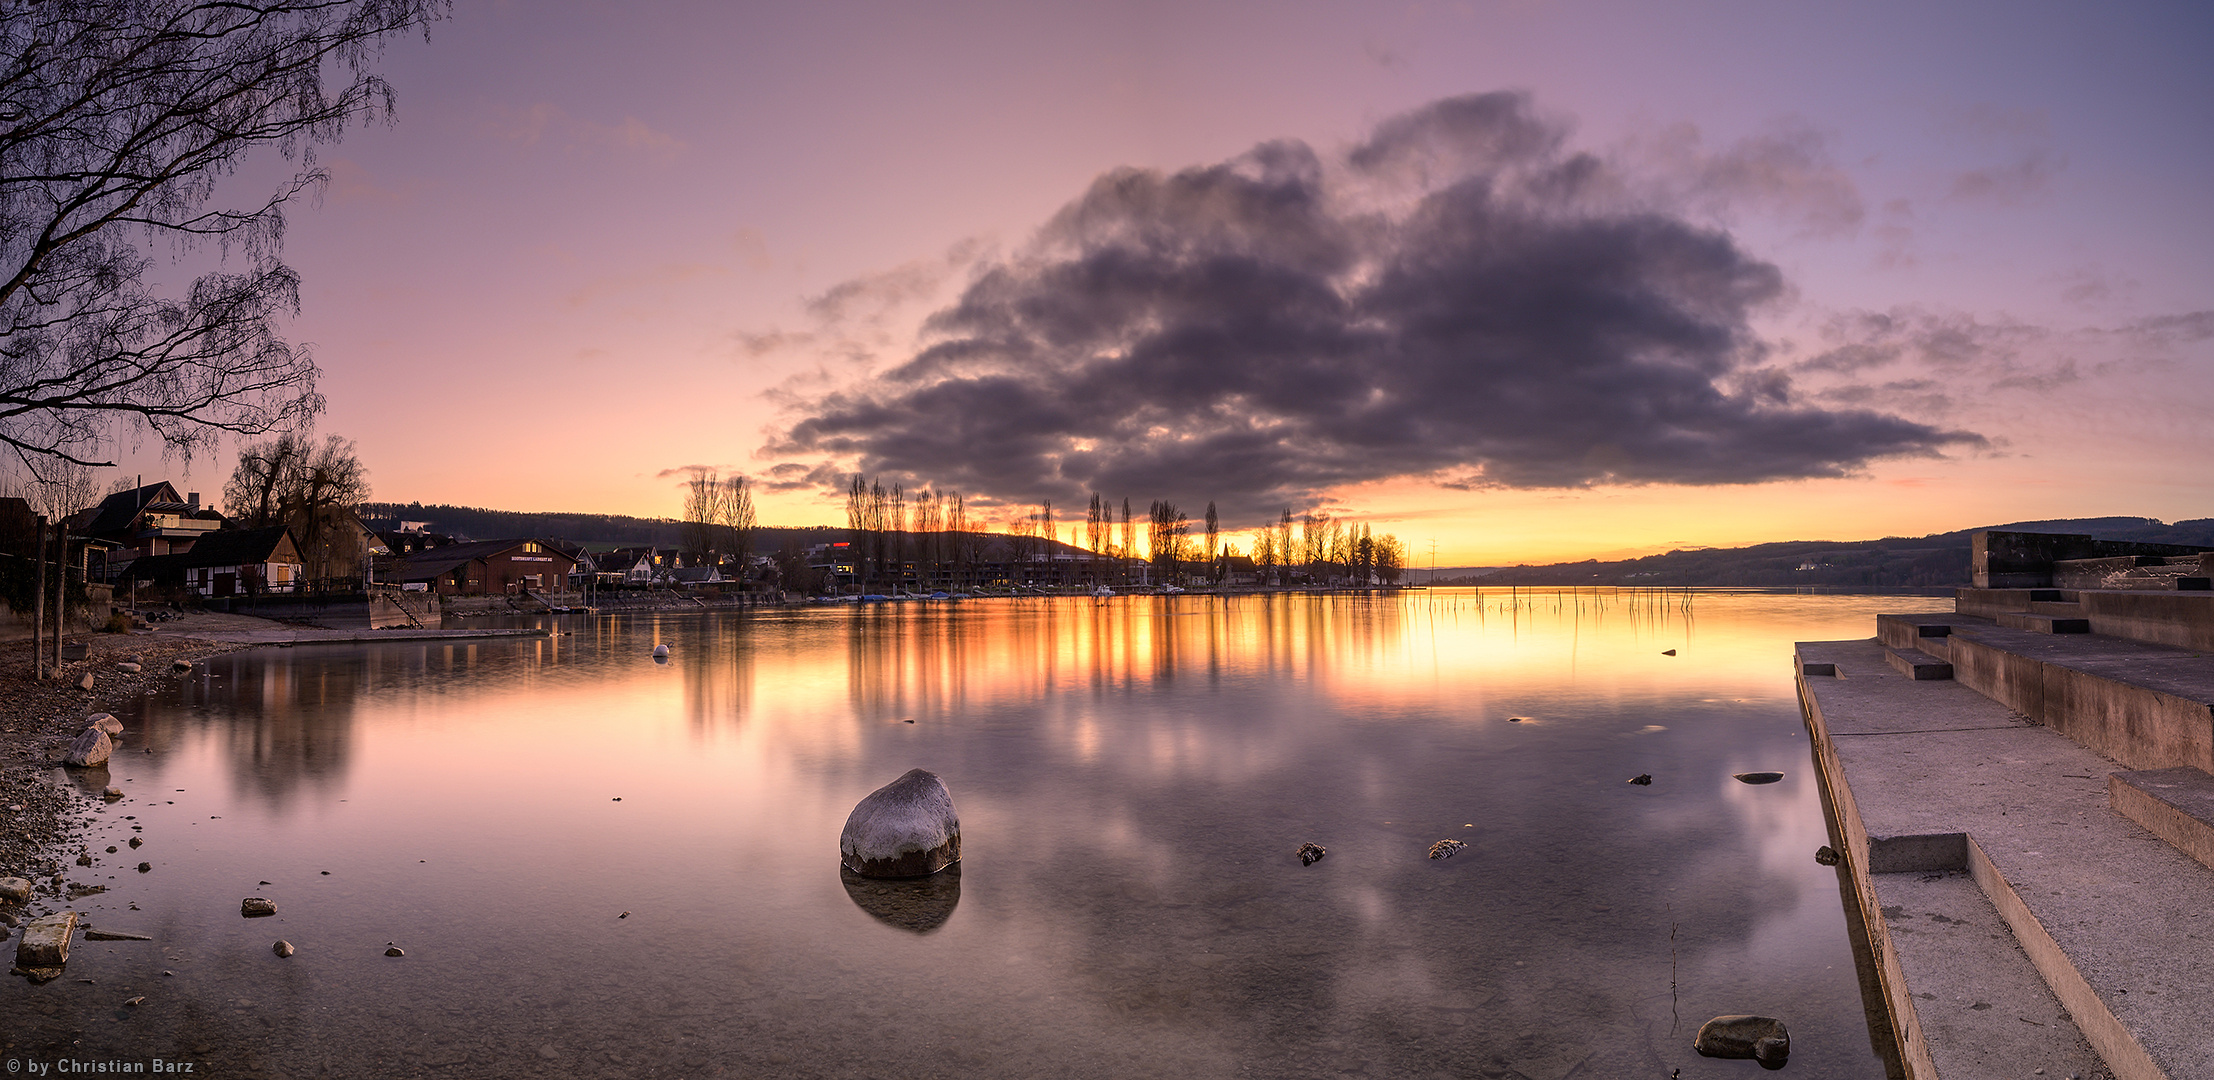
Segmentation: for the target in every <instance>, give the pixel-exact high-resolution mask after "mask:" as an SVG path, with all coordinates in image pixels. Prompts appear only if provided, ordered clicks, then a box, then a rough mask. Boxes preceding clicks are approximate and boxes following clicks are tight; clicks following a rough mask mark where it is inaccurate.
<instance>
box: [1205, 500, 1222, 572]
mask: <svg viewBox="0 0 2214 1080" xmlns="http://www.w3.org/2000/svg"><path fill="white" fill-rule="evenodd" d="M1221 540H1222V518H1221V517H1219V516H1218V515H1216V513H1215V501H1214V500H1213V499H1209V500H1207V576H1208V577H1209V578H1210V579H1211V578H1214V577H1216V576H1218V569H1217V558H1216V554H1215V547H1216V545H1217V544H1218V543H1219V542H1220V541H1221Z"/></svg>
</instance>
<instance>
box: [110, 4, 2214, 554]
mask: <svg viewBox="0 0 2214 1080" xmlns="http://www.w3.org/2000/svg"><path fill="white" fill-rule="evenodd" d="M1931 7H1932V5H1926V4H1861V5H1851V6H1847V7H1839V6H1836V5H1817V4H1776V3H1744V4H1720V3H1717V4H1702V5H1652V4H1646V3H1621V4H1550V3H1534V2H1532V3H1498V4H1436V5H1431V4H1406V5H1396V6H1392V7H1390V8H1388V9H1386V8H1383V7H1380V6H1377V5H1321V4H1308V3H1288V4H1287V3H1274V2H1272V3H1265V4H1263V3H1255V4H1227V3H1215V4H1160V5H1138V4H1124V5H1067V6H1063V5H1035V4H1005V5H986V4H930V5H919V4H905V5H894V4H875V5H851V4H809V5H731V4H724V3H699V4H675V3H667V4H655V5H647V6H643V7H640V6H634V5H618V4H585V3H569V4H537V3H521V2H516V3H472V2H467V0H464V2H463V3H461V4H459V5H457V10H456V11H455V13H454V16H453V18H452V19H451V20H449V21H448V22H445V23H443V24H440V25H439V26H438V27H437V28H436V30H435V32H434V34H433V35H432V40H431V41H430V43H429V44H427V45H426V44H425V43H423V42H421V41H419V40H409V41H398V42H394V43H393V44H392V45H391V46H390V48H389V51H388V53H387V58H386V63H385V64H384V67H383V70H384V71H385V73H386V74H387V75H388V77H389V78H390V80H391V81H392V83H393V85H394V86H395V88H396V90H397V91H398V94H399V114H398V123H397V124H396V125H394V126H391V127H376V128H370V129H365V130H359V131H356V132H354V133H353V134H351V135H349V136H348V137H347V138H346V140H345V141H344V142H343V143H341V144H339V145H337V146H334V147H328V148H325V149H324V150H323V152H322V161H323V164H324V165H325V166H326V167H327V168H328V169H329V171H330V173H331V176H332V184H331V186H330V189H329V191H328V192H327V193H326V196H325V198H324V200H323V202H322V205H321V206H320V207H319V208H312V209H311V208H302V209H300V210H299V211H297V212H296V213H295V214H294V215H293V216H292V220H291V228H290V232H289V234H288V240H287V247H286V258H287V260H288V261H289V262H291V263H292V264H293V265H294V266H295V267H297V268H298V269H299V270H300V271H301V273H302V275H303V277H304V279H305V287H304V290H303V293H304V296H303V299H304V303H305V308H306V310H305V312H304V313H303V315H302V316H301V318H300V319H299V320H298V322H297V324H296V327H295V330H296V334H297V336H298V337H299V338H300V339H303V340H305V341H308V342H312V343H313V344H314V346H315V349H316V355H317V358H318V361H319V363H320V364H321V365H322V367H323V369H324V372H325V382H324V386H323V389H324V392H325V393H326V394H327V395H328V397H329V399H330V409H329V412H328V414H327V415H326V416H325V417H324V418H323V421H322V425H321V430H322V431H324V432H336V433H339V434H342V435H345V436H348V437H350V438H353V439H355V440H357V442H358V444H359V448H360V451H361V454H362V456H363V458H364V460H365V461H366V462H367V464H368V465H369V467H370V470H371V478H372V481H373V482H374V484H375V487H376V495H377V497H379V498H390V499H401V500H421V501H423V502H452V503H463V504H471V505H482V506H493V507H502V508H510V509H528V510H581V511H606V512H618V513H636V514H645V515H673V514H675V513H676V512H677V511H678V510H679V508H680V506H681V499H682V496H681V492H680V490H679V481H678V480H677V479H676V478H674V477H673V476H672V475H670V472H669V471H670V470H679V469H682V468H683V467H685V466H690V465H708V466H713V467H717V468H719V469H721V470H722V471H723V472H725V473H726V474H727V473H730V472H744V473H747V474H749V475H752V476H755V477H756V478H757V479H759V480H762V481H763V482H764V483H765V484H769V485H770V486H767V487H765V488H764V490H763V491H762V492H761V496H760V502H761V505H762V510H763V517H764V519H765V520H766V521H768V522H769V523H773V524H808V523H830V522H836V521H839V520H840V519H841V518H842V511H841V509H840V506H841V504H840V503H838V502H836V501H833V500H830V499H827V498H825V497H823V496H822V495H820V494H819V493H818V492H817V489H814V488H811V487H807V486H804V485H800V484H798V483H797V481H798V478H799V477H801V476H803V475H805V474H807V473H808V471H809V470H814V472H813V475H815V476H816V477H818V478H820V477H824V476H829V475H832V474H834V473H836V472H839V471H842V470H847V469H851V468H853V467H855V465H856V464H857V463H858V464H860V465H861V466H863V467H865V468H867V469H868V470H869V471H871V472H872V473H877V474H881V475H884V476H885V477H886V478H887V479H888V480H890V479H904V480H905V481H906V482H908V483H909V485H910V487H911V488H912V487H920V486H927V485H931V484H940V485H951V486H955V487H959V488H961V489H962V490H964V491H965V492H966V493H967V494H969V495H970V497H971V498H972V500H975V499H981V500H982V501H984V502H985V503H986V504H987V505H989V504H990V503H992V502H994V501H997V500H1004V501H1008V502H1016V501H1022V500H1030V499H1037V498H1045V497H1051V498H1053V499H1054V501H1055V504H1056V506H1057V507H1059V508H1066V509H1064V511H1063V512H1062V514H1061V515H1060V516H1061V518H1062V520H1063V521H1066V520H1068V519H1069V517H1070V516H1071V514H1072V513H1073V514H1075V515H1079V516H1080V514H1081V507H1082V502H1083V495H1082V494H1080V493H1083V492H1088V491H1089V490H1090V489H1092V488H1094V487H1097V488H1098V489H1100V490H1102V492H1103V493H1104V494H1106V495H1107V496H1108V497H1109V498H1111V499H1116V500H1118V501H1119V500H1120V499H1121V498H1124V497H1128V498H1130V499H1131V500H1132V501H1134V502H1135V503H1136V504H1137V505H1139V506H1140V507H1143V506H1144V505H1145V504H1146V503H1147V502H1148V501H1149V500H1151V499H1154V498H1171V499H1174V500H1175V501H1177V503H1178V504H1179V505H1180V506H1182V507H1184V508H1185V509H1186V510H1187V511H1188V512H1190V513H1192V515H1193V516H1194V517H1197V516H1198V511H1199V509H1200V508H1201V507H1203V506H1204V505H1205V503H1206V502H1207V501H1208V500H1210V499H1212V500H1216V501H1218V502H1220V503H1221V504H1222V505H1224V506H1225V507H1226V508H1228V507H1236V508H1238V510H1239V511H1240V515H1239V516H1237V517H1234V518H1233V519H1232V522H1231V523H1232V524H1236V525H1245V524H1249V523H1251V519H1252V517H1253V516H1255V515H1256V514H1257V513H1258V512H1265V510H1264V509H1261V508H1265V506H1268V505H1275V504H1279V503H1288V504H1291V505H1293V506H1294V508H1295V509H1299V508H1303V507H1304V506H1306V505H1319V506H1324V507H1329V508H1332V509H1334V510H1335V511H1336V512H1338V513H1340V514H1342V515H1349V516H1352V517H1357V518H1362V519H1364V520H1369V521H1371V522H1373V523H1374V527H1375V528H1376V529H1377V530H1378V531H1389V532H1395V533H1397V534H1398V535H1400V536H1401V537H1402V538H1403V539H1406V540H1409V541H1410V542H1411V543H1412V544H1413V545H1415V546H1416V547H1417V548H1418V549H1420V550H1423V551H1424V553H1425V558H1426V557H1427V547H1426V545H1427V543H1428V541H1430V540H1432V539H1434V540H1436V541H1437V545H1438V558H1439V560H1440V562H1441V563H1446V562H1451V563H1470V562H1498V561H1515V560H1524V559H1532V560H1535V559H1551V558H1556V557H1558V558H1569V557H1585V556H1590V555H1600V554H1610V553H1618V552H1632V551H1650V550H1656V549H1665V548H1667V547H1671V546H1679V545H1685V544H1736V543H1747V542H1757V541H1762V540H1772V539H1784V538H1792V537H1808V538H1812V537H1835V538H1854V537H1865V536H1874V535H1884V534H1919V533H1925V532H1932V531H1938V530H1943V529H1952V528H1961V527H1967V526H1971V525H1976V524H1986V523H1991V522H1996V521H2002V520H2018V519H2028V518H2040V517H2057V516H2090V515H2100V514H2146V515H2154V516H2158V517H2162V518H2165V519H2169V520H2174V519H2180V518H2191V517H2204V516H2208V515H2209V514H2214V505H2210V500H2209V499H2208V494H2209V492H2210V491H2214V438H2210V437H2209V434H2208V430H2207V428H2208V425H2207V423H2206V419H2205V418H2206V417H2207V416H2209V415H2210V414H2214V366H2210V358H2214V345H2210V341H2214V296H2210V288H2209V286H2210V284H2214V214H2210V213H2208V211H2207V208H2206V206H2207V204H2206V199H2207V192H2209V191H2214V140H2210V139H2208V138H2207V133H2208V132H2210V131H2214V67H2210V65H2208V64H2207V63H2206V62H2205V57H2206V55H2207V54H2208V50H2209V47H2210V46H2214V9H2207V8H2205V7H2203V6H2200V5H2187V4H2137V5H2126V6H2109V7H2102V8H2096V9H2093V8H2086V7H2083V6H2081V5H2057V4H2024V3H2004V4H2001V3H1990V4H1948V5H1942V10H1941V11H1935V12H1933V11H1932V10H1930V9H1931ZM1686 8H1689V9H1694V10H1690V11H1688V12H1687V11H1685V10H1680V9H1686ZM1499 92H1508V93H1511V94H1512V95H1514V96H1512V97H1501V96H1494V97H1488V98H1485V97H1476V95H1496V94H1498V93H1499ZM1439 102H1445V103H1447V105H1445V106H1438V107H1435V108H1430V107H1432V106H1433V105H1434V104H1435V103H1439ZM1454 102H1460V103H1462V106H1464V107H1460V108H1459V110H1458V111H1455V107H1454V106H1453V105H1452V103H1454ZM1471 103H1477V104H1471ZM1484 103H1488V104H1484ZM1426 108H1429V111H1428V112H1425V111H1424V110H1425V109H1426ZM1486 109H1488V110H1489V111H1488V112H1487V111H1485V110H1486ZM1516 140H1520V141H1516ZM1261 144H1274V145H1275V146H1276V148H1277V149H1276V150H1275V151H1271V152H1269V153H1266V154H1262V155H1259V156H1254V155H1253V154H1252V153H1251V152H1253V151H1254V149H1255V147H1256V146H1259V145H1261ZM1363 147H1367V148H1369V151H1368V152H1367V156H1365V157H1364V156H1363V151H1362V150H1361V148H1363ZM1287 148H1289V150H1288V151H1287ZM1291 151H1296V153H1292V157H1299V155H1301V154H1304V157H1303V158H1300V160H1303V161H1305V162H1307V164H1306V165H1304V166H1298V167H1294V166H1293V165H1287V164H1285V162H1286V161H1289V160H1291V159H1290V158H1286V157H1285V156H1284V153H1285V152H1291ZM1578 155H1585V157H1584V158H1579V157H1578ZM1266 162H1274V163H1275V164H1273V165H1266V167H1264V164H1265V163H1266ZM281 165H282V162H278V161H274V160H272V161H270V162H267V163H264V164H263V165H261V166H257V167H253V168H249V169H248V170H247V171H246V172H244V173H242V174H241V175H240V177H239V178H238V180H237V183H239V184H242V185H255V186H266V185H267V184H268V183H270V182H271V178H272V177H274V176H275V175H276V171H275V170H276V169H277V168H279V167H281ZM1218 166H1220V167H1221V168H1217V167H1218ZM1270 169H1276V170H1277V171H1275V172H1270V171H1269V170H1270ZM1287 169H1288V170H1290V171H1288V172H1287V171H1284V170H1287ZM1301 169H1304V170H1305V171H1301ZM1116 170H1133V171H1130V172H1126V173H1123V174H1121V175H1122V177H1123V180H1122V182H1121V186H1120V187H1117V188H1114V189H1113V190H1112V191H1109V192H1107V193H1105V194H1103V190H1104V189H1100V188H1095V187H1094V184H1095V181H1097V180H1099V179H1100V178H1101V177H1102V176H1104V175H1107V174H1110V173H1114V172H1115V171H1116ZM1205 170H1212V171H1211V172H1208V171H1205ZM1571 175H1574V176H1576V177H1578V178H1580V179H1578V180H1577V181H1576V183H1578V184H1580V185H1582V186H1580V187H1578V188H1577V189H1576V191H1575V193H1574V194H1573V195H1562V194H1560V192H1561V190H1562V188H1561V185H1562V184H1563V183H1565V182H1566V181H1564V180H1563V179H1562V178H1563V177H1567V176H1571ZM1087 192H1090V193H1091V194H1090V195H1089V196H1087ZM1110 195H1111V196H1112V197H1111V198H1110V197H1109V196H1110ZM1277 198H1281V199H1288V200H1292V201H1293V202H1297V203H1298V205H1299V207H1300V209H1299V210H1298V211H1297V213H1296V214H1293V216H1291V217H1277V216H1267V215H1274V214H1276V213H1277V210H1275V209H1270V210H1267V211H1266V214H1262V211H1261V210H1258V209H1256V207H1259V206H1260V205H1261V201H1265V200H1267V199H1277ZM1180 199H1181V200H1186V201H1184V202H1178V201H1177V200H1180ZM1079 200H1088V201H1086V202H1085V203H1084V204H1083V207H1084V209H1083V212H1082V213H1081V214H1078V213H1074V212H1072V213H1070V214H1063V211H1064V209H1065V208H1070V207H1072V206H1074V205H1076V204H1077V203H1078V201H1079ZM1257 200H1258V201H1257ZM1271 205H1274V204H1271ZM1286 213H1291V212H1290V211H1286ZM1256 214H1262V216H1259V217H1256V216H1255V215H1256ZM1057 215H1061V216H1060V217H1059V218H1057ZM1294 218H1296V221H1295V220H1294ZM1301 230H1306V231H1304V232H1302V231H1301ZM1301 237H1305V238H1306V239H1304V240H1302V239H1300V238H1301ZM1236 267H1244V268H1246V269H1248V270H1251V271H1252V272H1253V273H1252V276H1251V278H1250V281H1248V279H1245V278H1240V279H1239V280H1240V281H1244V282H1247V283H1246V284H1238V285H1233V284H1224V281H1225V274H1227V273H1229V271H1228V270H1226V269H1225V268H1236ZM1218 271H1220V272H1218ZM1230 276H1235V275H1234V274H1232V275H1230ZM1218 287H1219V290H1220V291H1217V290H1218ZM1302 290H1305V291H1302ZM933 313H941V314H940V315H939V316H938V317H937V318H936V319H934V320H931V321H929V322H927V323H926V319H928V318H929V317H930V316H932V314H933ZM933 350H935V351H933ZM1479 354H1480V356H1481V362H1477V361H1470V360H1468V358H1469V357H1471V356H1478V355H1479ZM919 355H920V356H924V357H926V358H935V359H927V360H926V362H924V363H920V364H917V363H912V361H915V360H916V358H917V357H918V356H919ZM948 356H957V357H958V360H957V361H948V360H945V358H946V357H948ZM1563 357H1570V358H1571V359H1562V358H1563ZM895 369H896V370H898V371H901V372H903V373H904V374H903V376H902V377H900V378H895V379H887V378H886V377H885V373H886V372H888V371H893V370H895ZM1133 386H1135V387H1136V389H1131V387H1133ZM995 403H996V404H995ZM1056 409H1060V410H1067V413H1066V416H1067V418H1066V419H1063V417H1064V413H1063V412H1056V411H1054V410H1056ZM1364 409H1365V411H1364ZM1079 414H1081V415H1080V416H1079ZM1178 447H1183V448H1185V449H1183V450H1179V449H1178ZM765 448H767V449H766V450H765ZM779 465H782V466H785V468H783V469H781V470H776V471H772V470H775V467H776V466H779ZM229 467H230V462H229V460H228V459H227V457H226V458H224V459H221V460H203V461H199V462H196V463H195V464H194V466H193V476H192V478H191V480H190V482H189V483H188V484H187V485H185V486H191V487H195V488H200V489H205V490H210V491H213V490H217V489H219V488H220V487H221V480H222V477H223V476H225V475H227V474H228V472H229ZM158 468H159V466H158V463H156V465H154V466H151V467H150V471H152V470H158ZM779 479H781V480H783V481H787V482H788V483H787V484H785V485H784V486H781V487H780V486H775V485H774V483H773V482H774V481H776V480H779ZM1072 493H1079V494H1075V497H1074V498H1072V497H1071V495H1072ZM992 512H999V511H992Z"/></svg>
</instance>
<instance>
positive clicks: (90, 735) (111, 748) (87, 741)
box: [62, 727, 115, 769]
mask: <svg viewBox="0 0 2214 1080" xmlns="http://www.w3.org/2000/svg"><path fill="white" fill-rule="evenodd" d="M114 753H115V742H114V741H113V740H111V739H109V738H108V733H107V732H105V731H102V730H100V729H99V728H96V727H88V728H86V729H85V730H84V731H83V733H81V734H79V735H78V736H77V741H76V742H73V743H70V744H69V752H68V753H67V754H64V755H62V763H63V764H65V765H75V766H77V767H78V768H83V769H89V768H92V767H94V766H97V765H105V764H107V763H108V757H109V755H112V754H114Z"/></svg>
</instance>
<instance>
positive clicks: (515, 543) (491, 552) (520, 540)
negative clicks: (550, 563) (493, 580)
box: [385, 536, 576, 581]
mask: <svg viewBox="0 0 2214 1080" xmlns="http://www.w3.org/2000/svg"><path fill="white" fill-rule="evenodd" d="M533 543H535V544H537V545H538V546H539V547H541V548H544V549H545V553H546V554H547V556H549V557H551V558H556V559H560V560H562V561H563V562H567V563H572V564H573V563H575V562H576V560H574V559H571V558H570V557H569V556H567V555H564V554H562V553H561V552H560V551H559V550H556V549H555V548H553V547H552V546H551V545H548V544H547V543H546V542H545V541H544V540H538V539H534V538H532V537H528V536H524V537H517V538H514V539H509V540H477V541H474V542H471V543H467V544H447V545H446V546H444V547H435V548H431V549H429V550H427V551H418V552H416V553H415V554H413V555H409V556H406V557H404V558H399V559H395V560H393V561H392V563H390V564H389V565H390V569H389V570H387V571H386V572H385V576H386V577H387V578H389V579H392V580H397V581H429V580H431V579H432V578H435V577H438V576H439V575H441V574H449V573H452V572H453V570H454V568H455V567H457V566H460V565H461V564H463V563H466V562H474V561H476V560H478V559H496V558H498V557H500V556H501V555H504V554H506V553H508V552H510V551H513V550H515V549H516V548H519V547H522V546H523V545H524V544H533Z"/></svg>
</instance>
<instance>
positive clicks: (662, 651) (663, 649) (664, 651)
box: [653, 645, 669, 657]
mask: <svg viewBox="0 0 2214 1080" xmlns="http://www.w3.org/2000/svg"><path fill="white" fill-rule="evenodd" d="M653 654H654V655H655V656H657V657H659V656H667V655H669V647H668V646H667V645H656V646H654V647H653Z"/></svg>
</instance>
